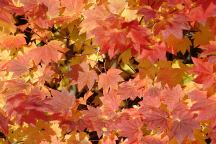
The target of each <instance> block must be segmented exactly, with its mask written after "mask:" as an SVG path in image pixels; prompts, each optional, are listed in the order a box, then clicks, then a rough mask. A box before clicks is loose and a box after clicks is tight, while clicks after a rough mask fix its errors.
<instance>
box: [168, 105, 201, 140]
mask: <svg viewBox="0 0 216 144" xmlns="http://www.w3.org/2000/svg"><path fill="white" fill-rule="evenodd" d="M172 113H173V115H172V116H173V121H172V125H171V129H170V132H169V137H170V138H171V139H172V138H174V137H175V138H176V140H177V141H178V142H179V143H182V142H183V141H184V139H185V138H189V139H192V138H193V132H194V130H195V129H199V127H200V126H199V123H198V121H197V120H196V119H195V118H194V115H193V113H191V112H190V111H189V110H188V109H187V108H186V107H185V106H184V105H182V104H178V105H177V106H176V108H175V109H174V110H173V112H172Z"/></svg>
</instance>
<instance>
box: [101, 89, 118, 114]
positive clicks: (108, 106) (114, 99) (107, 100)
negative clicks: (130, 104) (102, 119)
mask: <svg viewBox="0 0 216 144" xmlns="http://www.w3.org/2000/svg"><path fill="white" fill-rule="evenodd" d="M101 101H102V103H103V106H102V110H104V114H107V115H109V116H110V117H111V115H112V114H115V113H116V111H117V110H118V109H119V106H120V103H121V98H120V96H119V95H117V92H116V91H109V92H108V93H106V94H104V96H103V97H102V98H101Z"/></svg>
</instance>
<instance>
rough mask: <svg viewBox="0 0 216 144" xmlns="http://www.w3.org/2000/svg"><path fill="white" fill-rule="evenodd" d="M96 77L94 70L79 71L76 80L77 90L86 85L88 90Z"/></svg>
mask: <svg viewBox="0 0 216 144" xmlns="http://www.w3.org/2000/svg"><path fill="white" fill-rule="evenodd" d="M97 79H98V76H97V73H96V72H95V71H94V70H89V71H84V72H79V76H78V80H77V84H78V90H79V91H81V90H82V89H83V88H84V86H86V85H87V87H88V88H89V90H90V89H91V88H92V87H93V85H94V83H95V81H96V80H97Z"/></svg>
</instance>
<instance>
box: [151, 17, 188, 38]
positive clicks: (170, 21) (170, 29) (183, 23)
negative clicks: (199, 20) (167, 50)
mask: <svg viewBox="0 0 216 144" xmlns="http://www.w3.org/2000/svg"><path fill="white" fill-rule="evenodd" d="M187 21H188V18H187V17H186V16H185V15H183V14H170V15H169V14H166V16H165V17H164V19H163V20H162V21H160V22H158V23H156V24H155V25H154V32H155V34H158V33H160V32H161V33H162V36H163V38H165V39H166V38H168V37H169V36H170V35H171V34H172V35H174V36H175V37H176V38H178V39H181V38H182V37H183V33H182V30H183V29H189V26H188V25H187Z"/></svg>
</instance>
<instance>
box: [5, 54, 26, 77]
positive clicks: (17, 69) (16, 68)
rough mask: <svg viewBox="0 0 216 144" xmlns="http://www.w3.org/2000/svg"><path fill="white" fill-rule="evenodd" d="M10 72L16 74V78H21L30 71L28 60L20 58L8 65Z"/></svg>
mask: <svg viewBox="0 0 216 144" xmlns="http://www.w3.org/2000/svg"><path fill="white" fill-rule="evenodd" d="M6 68H7V70H8V71H11V72H14V75H15V76H20V75H21V74H22V73H24V72H26V71H28V59H26V58H25V57H18V58H17V59H15V60H11V61H9V62H8V63H7V64H6Z"/></svg>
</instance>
